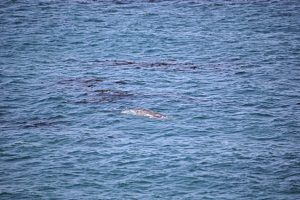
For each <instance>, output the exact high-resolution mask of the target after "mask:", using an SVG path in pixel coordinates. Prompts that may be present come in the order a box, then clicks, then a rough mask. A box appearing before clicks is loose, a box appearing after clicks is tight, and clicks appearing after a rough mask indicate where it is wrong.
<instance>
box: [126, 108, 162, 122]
mask: <svg viewBox="0 0 300 200" xmlns="http://www.w3.org/2000/svg"><path fill="white" fill-rule="evenodd" d="M121 113H122V114H127V115H136V116H142V117H148V118H151V119H167V116H165V115H163V114H160V113H158V112H154V111H152V110H147V109H143V108H141V109H128V110H123V111H122V112H121Z"/></svg>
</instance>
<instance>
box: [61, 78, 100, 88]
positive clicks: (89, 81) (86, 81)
mask: <svg viewBox="0 0 300 200" xmlns="http://www.w3.org/2000/svg"><path fill="white" fill-rule="evenodd" d="M103 81H104V80H103V79H101V78H99V77H76V78H70V79H64V80H61V81H59V82H58V83H59V84H64V85H71V86H75V85H82V86H87V87H94V86H96V85H97V84H99V83H101V82H103Z"/></svg>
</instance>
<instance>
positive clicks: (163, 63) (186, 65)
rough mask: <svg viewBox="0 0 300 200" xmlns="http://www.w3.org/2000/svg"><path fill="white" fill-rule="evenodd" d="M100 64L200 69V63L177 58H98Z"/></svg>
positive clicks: (139, 67) (164, 68) (183, 69)
mask: <svg viewBox="0 0 300 200" xmlns="http://www.w3.org/2000/svg"><path fill="white" fill-rule="evenodd" d="M95 62H97V63H99V64H100V66H103V67H107V66H115V67H121V66H125V67H133V68H136V69H143V68H145V69H147V68H151V69H163V70H172V71H189V70H196V69H198V65H196V64H194V63H190V62H177V61H176V60H167V61H155V62H146V61H141V62H138V61H128V60H97V61H95Z"/></svg>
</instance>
